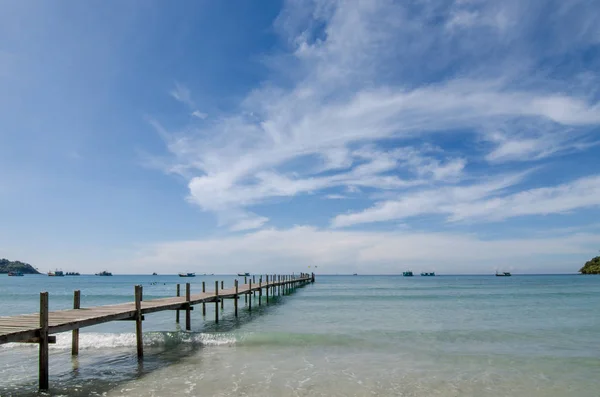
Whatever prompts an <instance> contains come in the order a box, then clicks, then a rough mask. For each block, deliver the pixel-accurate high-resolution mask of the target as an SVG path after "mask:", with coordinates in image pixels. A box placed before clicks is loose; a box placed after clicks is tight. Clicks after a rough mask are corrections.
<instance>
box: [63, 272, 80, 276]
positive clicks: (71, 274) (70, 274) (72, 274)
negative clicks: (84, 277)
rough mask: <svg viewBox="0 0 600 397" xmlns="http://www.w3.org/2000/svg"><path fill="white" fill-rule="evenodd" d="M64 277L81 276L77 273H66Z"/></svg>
mask: <svg viewBox="0 0 600 397" xmlns="http://www.w3.org/2000/svg"><path fill="white" fill-rule="evenodd" d="M65 276H81V274H79V272H66V273H65Z"/></svg>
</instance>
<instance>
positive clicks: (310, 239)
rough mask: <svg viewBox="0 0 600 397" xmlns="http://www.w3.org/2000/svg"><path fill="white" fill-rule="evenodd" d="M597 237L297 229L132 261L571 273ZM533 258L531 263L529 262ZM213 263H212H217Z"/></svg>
mask: <svg viewBox="0 0 600 397" xmlns="http://www.w3.org/2000/svg"><path fill="white" fill-rule="evenodd" d="M598 242H600V236H598V235H597V234H585V233H580V234H574V233H569V234H568V235H560V236H547V237H538V238H511V239H500V240H484V239H481V238H477V237H475V236H473V235H469V234H450V233H422V232H417V231H395V232H351V231H330V230H319V229H316V228H314V227H306V226H296V227H293V228H290V229H283V230H280V229H266V230H261V231H256V232H251V233H247V234H243V235H237V236H230V237H226V238H214V239H206V240H195V241H175V242H165V243H161V244H156V245H152V246H148V247H146V248H145V249H144V250H142V251H141V252H140V253H139V254H138V257H137V258H136V259H135V263H137V264H138V266H143V267H144V269H145V271H146V272H148V271H152V270H153V269H161V268H162V269H164V268H165V267H168V268H175V266H177V268H182V269H189V271H192V270H196V271H198V272H202V271H203V272H216V271H220V272H223V273H235V272H239V271H240V270H239V267H240V263H243V264H244V267H245V268H251V269H254V271H255V272H279V273H282V272H288V271H289V272H291V271H295V272H300V271H308V270H309V269H308V265H312V269H314V265H317V266H318V272H319V273H325V274H328V273H329V274H331V273H338V272H340V273H353V272H359V273H362V274H374V273H387V274H390V273H394V274H398V273H400V272H402V271H403V270H406V269H407V268H412V269H413V270H414V271H422V270H428V271H430V270H435V271H437V272H440V273H448V272H452V273H487V274H491V273H493V272H494V271H495V269H497V268H501V269H507V268H510V269H512V270H515V271H517V272H537V273H540V272H569V271H570V272H576V271H577V270H578V266H579V264H580V263H581V261H582V260H583V259H585V258H586V257H588V256H589V255H590V253H591V252H594V249H595V248H596V246H597V244H598ZM534 258H536V259H534ZM216 264H218V266H217V265H216Z"/></svg>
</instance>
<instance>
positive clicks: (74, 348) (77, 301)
mask: <svg viewBox="0 0 600 397" xmlns="http://www.w3.org/2000/svg"><path fill="white" fill-rule="evenodd" d="M80 308H81V291H80V290H75V292H74V293H73V309H80ZM78 354H79V328H77V329H74V330H73V332H72V335H71V355H72V356H76V355H78Z"/></svg>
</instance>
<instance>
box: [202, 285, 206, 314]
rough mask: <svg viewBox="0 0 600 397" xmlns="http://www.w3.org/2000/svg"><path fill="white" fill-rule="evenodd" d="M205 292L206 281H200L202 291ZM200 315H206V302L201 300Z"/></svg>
mask: <svg viewBox="0 0 600 397" xmlns="http://www.w3.org/2000/svg"><path fill="white" fill-rule="evenodd" d="M205 292H206V283H205V282H204V281H203V282H202V293H205ZM202 316H203V317H204V316H206V303H204V302H202Z"/></svg>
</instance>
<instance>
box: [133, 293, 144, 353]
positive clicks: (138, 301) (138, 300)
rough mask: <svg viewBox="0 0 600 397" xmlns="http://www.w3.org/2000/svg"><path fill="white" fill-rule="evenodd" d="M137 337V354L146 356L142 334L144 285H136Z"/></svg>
mask: <svg viewBox="0 0 600 397" xmlns="http://www.w3.org/2000/svg"><path fill="white" fill-rule="evenodd" d="M135 311H136V315H135V338H136V342H137V356H138V358H142V357H144V340H143V336H142V286H141V285H136V286H135Z"/></svg>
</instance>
